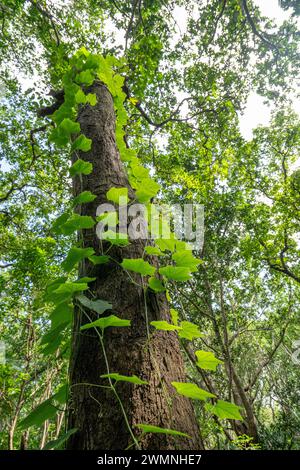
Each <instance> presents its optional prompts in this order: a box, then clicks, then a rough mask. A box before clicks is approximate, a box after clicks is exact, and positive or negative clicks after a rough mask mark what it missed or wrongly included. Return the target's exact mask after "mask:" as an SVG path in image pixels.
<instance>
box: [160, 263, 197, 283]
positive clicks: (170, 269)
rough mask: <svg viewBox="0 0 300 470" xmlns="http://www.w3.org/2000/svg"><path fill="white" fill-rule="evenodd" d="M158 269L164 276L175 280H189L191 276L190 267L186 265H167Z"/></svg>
mask: <svg viewBox="0 0 300 470" xmlns="http://www.w3.org/2000/svg"><path fill="white" fill-rule="evenodd" d="M158 271H159V273H160V274H161V275H162V276H165V277H166V278H168V279H171V280H173V281H187V280H188V279H190V277H191V272H190V269H189V268H186V267H178V266H165V267H163V268H159V270H158Z"/></svg>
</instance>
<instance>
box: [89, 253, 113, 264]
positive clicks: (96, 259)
mask: <svg viewBox="0 0 300 470" xmlns="http://www.w3.org/2000/svg"><path fill="white" fill-rule="evenodd" d="M89 260H90V261H91V262H92V263H93V264H105V263H108V261H109V260H110V257H109V256H108V255H100V256H96V255H93V256H89Z"/></svg>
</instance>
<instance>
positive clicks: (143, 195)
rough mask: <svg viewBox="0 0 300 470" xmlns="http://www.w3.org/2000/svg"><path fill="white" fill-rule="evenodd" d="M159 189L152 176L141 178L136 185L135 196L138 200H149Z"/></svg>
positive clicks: (143, 201)
mask: <svg viewBox="0 0 300 470" xmlns="http://www.w3.org/2000/svg"><path fill="white" fill-rule="evenodd" d="M159 190H160V185H159V184H158V183H156V181H154V180H153V179H152V178H143V179H142V180H141V182H139V183H138V185H136V191H135V196H136V198H137V200H138V201H139V202H142V203H145V202H149V201H150V200H151V199H152V198H153V197H155V196H156V195H157V193H158V191H159Z"/></svg>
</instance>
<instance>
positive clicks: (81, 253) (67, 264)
mask: <svg viewBox="0 0 300 470" xmlns="http://www.w3.org/2000/svg"><path fill="white" fill-rule="evenodd" d="M94 253H95V251H94V250H93V248H77V247H76V246H73V247H72V248H70V251H69V253H68V255H67V257H66V259H65V260H64V261H63V262H62V264H61V266H62V268H63V270H64V271H66V272H67V273H69V272H70V271H72V269H73V268H74V266H75V265H76V264H77V263H79V261H81V260H83V259H84V258H88V257H89V256H92V255H93V254H94Z"/></svg>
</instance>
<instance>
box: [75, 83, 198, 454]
mask: <svg viewBox="0 0 300 470" xmlns="http://www.w3.org/2000/svg"><path fill="white" fill-rule="evenodd" d="M88 91H89V92H92V93H96V95H97V100H98V102H97V104H96V106H94V107H91V106H89V105H86V106H84V107H82V108H81V109H80V111H79V115H78V121H79V122H80V125H81V130H82V132H83V134H84V135H86V136H87V137H89V138H91V139H92V141H93V144H92V149H91V151H90V152H87V153H82V154H81V155H80V158H82V159H83V160H86V161H89V162H91V163H92V164H93V172H92V173H91V174H90V175H87V176H84V175H83V176H82V177H81V178H80V177H78V176H77V177H76V178H74V195H78V194H79V193H80V192H82V191H85V190H89V191H91V192H92V193H93V194H95V195H97V198H96V199H95V200H94V201H93V202H91V203H89V204H84V205H82V206H81V207H80V208H79V209H78V212H79V213H80V214H81V215H91V216H95V215H96V210H97V207H98V205H99V204H101V203H104V202H107V199H106V192H107V191H108V190H109V189H110V188H111V187H125V186H126V187H128V194H129V197H131V198H133V197H134V193H133V190H132V189H131V188H130V186H129V183H128V179H127V176H126V173H125V171H124V169H123V165H122V163H121V160H120V156H119V152H118V150H117V147H116V143H115V112H114V106H113V100H112V97H111V95H110V93H109V92H108V90H107V88H106V87H105V86H104V85H103V84H101V83H100V82H95V83H94V84H93V85H92V86H91V87H89V89H88ZM74 160H75V156H74ZM144 245H145V242H144V241H142V240H132V241H131V243H130V244H129V245H128V246H126V247H122V248H121V247H112V248H111V249H110V251H109V254H110V255H111V257H112V258H113V259H115V260H117V261H119V262H120V261H122V258H140V257H142V256H143V250H144ZM83 247H93V248H94V250H95V251H96V254H101V251H100V241H99V239H98V238H97V235H96V232H95V229H91V230H84V231H83ZM151 261H152V262H154V263H155V262H156V260H155V259H153V258H152V259H151ZM79 275H80V276H90V277H96V281H94V282H92V283H90V289H91V291H92V293H93V295H94V296H95V298H97V299H102V300H106V301H109V302H110V303H111V304H112V306H113V310H112V311H106V312H105V314H104V315H111V314H115V315H117V316H119V317H121V318H126V319H129V320H131V327H125V328H108V329H106V330H105V334H104V343H105V349H106V354H107V358H108V363H109V368H110V372H118V373H120V374H125V375H132V374H136V375H137V376H138V377H140V378H141V379H143V380H146V381H147V382H148V385H132V384H129V383H125V382H123V383H122V382H119V383H118V384H117V391H118V392H119V395H120V397H121V400H122V403H123V406H124V408H125V411H126V413H127V416H128V420H129V423H130V425H131V426H132V427H133V430H134V432H135V434H136V435H137V436H139V430H138V429H137V428H135V427H134V426H135V424H151V425H156V426H160V427H165V428H172V429H176V430H178V431H181V432H184V433H187V434H188V435H190V436H191V438H190V439H187V438H184V437H183V438H182V437H174V436H169V435H162V434H160V435H159V434H147V435H144V436H143V437H142V439H141V441H140V445H141V448H143V449H176V448H179V449H201V448H202V444H201V440H200V436H199V430H198V426H197V422H196V418H195V413H194V409H193V406H192V404H191V402H190V401H189V400H188V399H186V398H184V397H182V396H180V395H178V394H177V393H176V391H175V390H174V389H173V387H172V386H171V385H170V383H171V382H172V381H185V373H184V364H183V358H182V355H181V351H180V347H179V341H178V338H177V335H176V333H175V332H164V331H157V332H155V333H154V334H153V335H151V337H150V339H149V340H148V338H147V328H146V316H148V322H150V321H152V320H168V321H170V317H169V308H168V305H167V301H166V298H165V295H164V294H158V295H156V294H154V293H152V294H151V293H148V292H147V294H146V305H147V311H146V309H145V300H144V293H143V289H142V288H140V287H138V286H137V285H136V284H134V283H132V282H131V280H130V278H129V276H128V274H127V273H126V272H125V271H124V270H122V268H120V267H119V265H118V264H117V263H115V262H109V263H107V264H104V265H97V266H94V265H92V264H91V263H90V262H89V261H88V260H84V262H83V263H82V264H81V266H80V270H79ZM132 278H133V279H134V280H135V281H136V282H138V283H139V284H140V283H141V277H140V276H139V275H135V274H134V273H132ZM87 295H89V294H87ZM88 314H89V316H90V317H91V319H92V320H95V319H96V318H97V315H96V314H94V313H93V312H91V311H89V312H88ZM88 322H89V320H88V319H87V318H86V315H85V314H84V312H82V311H81V310H80V309H78V308H76V307H75V316H74V326H73V339H72V354H71V363H70V386H71V398H70V403H69V418H68V427H69V429H70V428H78V432H77V433H76V434H74V435H73V436H72V437H71V438H70V440H69V444H68V448H70V449H106V450H112V449H126V448H127V447H128V446H129V445H131V444H132V439H131V437H130V434H129V432H128V429H127V427H126V424H125V420H124V417H123V415H122V413H121V410H120V406H119V403H118V402H117V399H116V397H115V396H114V394H113V392H112V391H111V390H109V389H106V388H97V387H93V386H88V385H77V384H80V383H83V382H84V383H88V384H101V385H107V379H100V375H101V374H105V373H107V369H106V366H105V361H104V357H103V353H102V350H101V345H100V342H99V338H98V336H97V334H96V331H95V330H93V329H88V330H85V331H82V332H80V326H81V325H82V324H85V323H88Z"/></svg>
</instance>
